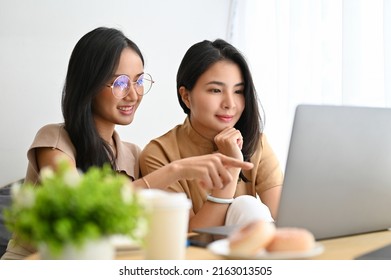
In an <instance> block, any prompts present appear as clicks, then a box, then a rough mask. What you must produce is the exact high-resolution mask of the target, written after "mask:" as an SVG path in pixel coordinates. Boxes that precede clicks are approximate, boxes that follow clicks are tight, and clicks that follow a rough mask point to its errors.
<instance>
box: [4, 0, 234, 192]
mask: <svg viewBox="0 0 391 280" xmlns="http://www.w3.org/2000/svg"><path fill="white" fill-rule="evenodd" d="M229 6H230V1H229V0H192V1H183V0H165V1H159V0H156V1H154V0H142V1H141V0H111V1H108V0H106V1H105V0H57V1H51V0H20V1H15V0H0V73H1V75H0V81H1V86H0V94H1V104H0V108H1V110H0V122H1V131H2V133H1V138H0V185H2V184H5V183H8V182H10V181H13V180H16V179H18V178H21V177H24V175H25V172H26V167H27V158H26V152H27V149H28V147H29V145H30V144H31V142H32V140H33V138H34V135H35V133H36V131H37V130H38V129H39V128H40V127H41V126H42V125H44V124H46V123H54V122H61V121H62V114H61V90H62V86H63V81H64V78H65V74H66V68H67V63H68V59H69V56H70V53H71V51H72V49H73V47H74V45H75V44H76V42H77V40H78V39H79V38H80V37H81V36H82V35H84V34H85V33H87V32H88V31H90V30H92V29H94V28H96V27H98V26H107V27H116V28H120V29H121V30H122V31H124V33H125V34H126V35H128V37H129V38H131V39H132V40H134V41H135V42H136V43H137V44H138V45H139V47H140V48H141V50H142V52H143V54H144V56H145V58H146V71H148V72H150V73H151V74H152V75H153V78H154V79H155V80H156V83H155V85H154V88H153V89H152V91H151V92H150V93H148V95H147V96H145V97H144V99H143V102H142V104H141V106H140V107H139V109H138V111H137V114H136V117H135V119H134V122H133V123H132V124H131V125H130V126H127V127H118V128H117V130H118V131H119V133H120V134H121V137H122V139H123V140H126V141H130V142H133V143H136V144H138V145H139V146H141V147H143V146H144V145H145V144H146V143H147V142H148V140H149V139H151V138H154V137H156V136H159V135H161V134H162V133H164V132H165V131H167V130H169V129H170V128H172V127H173V126H174V125H175V124H177V123H181V122H182V121H183V119H184V117H185V115H184V113H183V112H182V111H181V110H180V107H179V105H178V102H177V99H176V90H175V77H176V70H177V68H178V66H179V63H180V60H181V58H182V56H183V55H184V53H185V51H186V50H187V49H188V48H189V47H190V46H191V45H192V44H194V43H195V42H198V41H201V40H203V39H209V40H213V39H216V38H218V37H220V38H223V39H226V38H225V37H226V32H227V30H226V29H227V21H228V14H229Z"/></svg>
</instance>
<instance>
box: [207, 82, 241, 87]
mask: <svg viewBox="0 0 391 280" xmlns="http://www.w3.org/2000/svg"><path fill="white" fill-rule="evenodd" d="M206 85H219V86H225V84H224V83H223V82H219V81H211V82H209V83H207V84H206ZM238 86H244V82H240V83H237V84H236V85H234V87H238Z"/></svg>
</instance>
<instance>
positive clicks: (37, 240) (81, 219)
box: [5, 161, 145, 254]
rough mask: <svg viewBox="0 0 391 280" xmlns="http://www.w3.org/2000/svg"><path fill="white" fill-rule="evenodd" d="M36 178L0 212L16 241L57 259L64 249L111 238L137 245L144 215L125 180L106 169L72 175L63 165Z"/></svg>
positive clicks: (17, 189)
mask: <svg viewBox="0 0 391 280" xmlns="http://www.w3.org/2000/svg"><path fill="white" fill-rule="evenodd" d="M40 175H41V180H40V184H39V185H32V184H28V183H26V184H24V185H19V186H14V187H13V188H12V197H13V202H12V205H11V207H10V208H9V209H6V211H5V217H6V223H7V226H8V228H9V229H10V230H11V231H13V232H14V233H15V234H16V235H17V237H18V238H20V239H21V240H22V241H25V242H29V243H30V244H32V245H36V246H39V245H40V244H46V246H47V247H48V248H49V250H50V252H52V254H59V253H60V252H61V251H62V249H63V248H64V246H65V245H67V244H74V245H76V246H81V245H83V243H84V242H86V241H88V240H91V239H99V238H102V237H109V236H111V235H117V234H121V235H127V236H129V237H130V238H132V239H133V240H135V241H140V240H141V239H142V234H143V230H142V228H143V225H145V211H144V210H145V209H144V207H143V204H142V202H141V201H140V199H139V197H138V195H137V192H136V191H135V189H134V188H133V186H132V184H131V182H130V181H129V179H128V178H127V177H126V176H125V175H121V174H118V173H115V172H114V171H113V170H112V169H111V167H110V166H108V165H106V166H104V167H103V168H97V167H91V168H90V169H89V170H88V171H87V172H86V173H84V174H78V173H77V174H75V172H72V171H71V169H70V168H69V164H67V162H65V161H64V162H60V163H59V167H58V169H57V171H56V172H53V171H52V170H51V169H42V171H41V173H40Z"/></svg>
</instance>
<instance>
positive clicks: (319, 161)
mask: <svg viewBox="0 0 391 280" xmlns="http://www.w3.org/2000/svg"><path fill="white" fill-rule="evenodd" d="M276 225H277V227H303V228H306V229H308V230H310V231H311V232H312V233H313V234H314V236H315V238H316V239H317V240H320V239H327V238H335V237H341V236H348V235H354V234H360V233H366V232H372V231H380V230H384V229H387V228H389V227H391V109H390V108H370V107H368V108H367V107H354V106H333V105H330V106H329V105H299V106H298V107H297V108H296V112H295V117H294V122H293V127H292V134H291V140H290V145H289V150H288V157H287V162H286V169H285V175H284V183H283V188H282V193H281V200H280V205H279V210H278V216H277V219H276Z"/></svg>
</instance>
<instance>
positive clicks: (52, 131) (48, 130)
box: [37, 123, 68, 137]
mask: <svg viewBox="0 0 391 280" xmlns="http://www.w3.org/2000/svg"><path fill="white" fill-rule="evenodd" d="M60 134H65V135H67V136H68V133H67V132H66V130H65V127H64V124H63V123H51V124H46V125H44V126H42V127H41V128H40V129H39V130H38V132H37V136H41V135H43V136H45V137H50V135H55V136H58V135H60Z"/></svg>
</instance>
